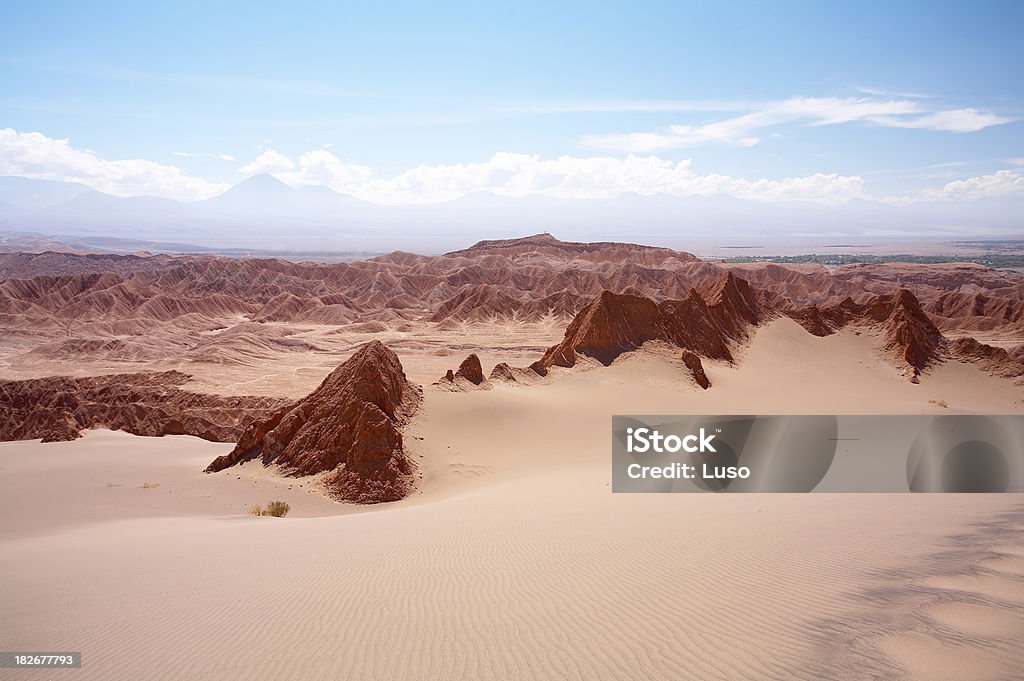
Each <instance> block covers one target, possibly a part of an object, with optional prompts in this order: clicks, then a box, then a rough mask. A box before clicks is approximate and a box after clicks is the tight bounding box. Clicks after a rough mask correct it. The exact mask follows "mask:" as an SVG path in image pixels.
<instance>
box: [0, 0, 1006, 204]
mask: <svg viewBox="0 0 1024 681" xmlns="http://www.w3.org/2000/svg"><path fill="white" fill-rule="evenodd" d="M96 4H100V3H96ZM3 13H4V20H3V22H0V44H2V45H3V48H2V51H0V130H2V131H3V134H0V174H10V175H24V176H30V177H43V178H49V179H68V180H75V181H81V182H84V183H86V184H89V185H90V186H93V187H95V188H97V189H100V190H102V191H109V192H111V193H116V194H122V195H130V194H155V195H162V196H171V197H174V198H180V199H195V198H203V197H206V196H210V195H214V194H216V193H217V192H219V191H223V189H224V188H226V187H227V186H229V185H231V184H234V183H237V182H238V181H240V180H242V179H244V178H245V177H246V176H247V175H251V174H253V173H255V172H261V171H266V172H271V173H273V174H275V175H277V176H278V177H280V178H281V179H283V180H285V181H286V182H289V183H290V184H295V185H299V184H326V185H328V186H331V187H332V188H334V189H336V190H338V191H342V192H345V193H352V194H355V195H357V196H361V197H363V198H367V199H370V200H376V201H381V202H388V203H393V202H416V201H432V200H444V199H450V198H455V197H457V196H459V195H461V194H464V193H468V192H472V191H479V190H487V191H496V192H497V193H504V194H510V195H523V194H528V193H547V194H551V195H556V196H569V197H581V198H586V197H589V196H609V195H614V194H616V193H619V192H623V191H637V192H639V193H642V194H647V193H657V192H662V191H665V192H669V193H676V194H684V195H685V194H693V193H696V194H701V195H711V194H730V195H733V196H737V197H739V198H749V199H754V200H809V201H822V202H833V203H835V202H843V201H849V200H853V199H860V198H864V199H869V200H886V201H892V202H904V203H906V202H914V201H921V200H929V201H931V200H977V199H979V198H986V197H989V196H1005V195H1017V194H1022V193H1024V176H1022V174H1024V134H1022V133H1024V122H1022V119H1024V82H1022V79H1024V75H1022V70H1021V69H1020V64H1024V41H1022V40H1021V39H1020V27H1021V26H1024V4H1022V3H1019V2H990V3H962V4H959V5H956V4H953V3H934V2H932V3H923V2H922V3H917V2H903V3H849V6H840V3H820V2H818V3H811V2H807V3H785V4H784V5H783V6H776V4H775V3H762V2H755V3H728V4H726V3H682V2H678V3H628V4H627V3H622V4H619V5H609V4H607V3H560V4H559V5H558V6H557V7H552V6H550V5H549V4H548V3H536V4H526V3H515V4H508V5H496V6H492V7H486V8H485V7H481V6H480V4H476V3H472V4H471V3H466V4H430V3H408V4H393V3H392V4H374V3H352V4H350V5H345V4H334V3H330V4H329V3H323V4H310V3H288V4H285V3H275V4H273V5H270V4H267V5H261V4H260V3H251V2H250V3H211V2H205V3H193V2H177V3H166V4H160V3H151V4H150V3H125V4H121V5H119V4H117V3H102V6H100V7H95V6H88V5H87V4H85V3H29V2H22V3H14V4H13V5H12V4H11V3H8V5H7V6H5V8H4V10H3Z"/></svg>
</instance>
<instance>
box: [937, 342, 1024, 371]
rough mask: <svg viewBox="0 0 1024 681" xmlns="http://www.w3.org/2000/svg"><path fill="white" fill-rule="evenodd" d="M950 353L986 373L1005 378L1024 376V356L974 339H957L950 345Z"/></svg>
mask: <svg viewBox="0 0 1024 681" xmlns="http://www.w3.org/2000/svg"><path fill="white" fill-rule="evenodd" d="M949 348H950V352H951V353H952V355H953V356H954V357H956V358H957V359H959V360H962V361H964V362H973V363H975V364H977V365H978V366H980V367H981V368H982V369H984V370H985V371H988V372H989V373H992V374H995V375H997V376H1002V377H1003V378H1020V377H1021V376H1024V356H1020V357H1018V356H1015V355H1014V354H1013V353H1012V352H1010V351H1007V350H1005V349H1004V348H998V347H995V346H992V345H986V344H985V343H979V342H978V341H976V340H975V339H973V338H957V339H955V340H952V341H950V343H949Z"/></svg>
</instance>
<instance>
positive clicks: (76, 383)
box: [0, 371, 284, 442]
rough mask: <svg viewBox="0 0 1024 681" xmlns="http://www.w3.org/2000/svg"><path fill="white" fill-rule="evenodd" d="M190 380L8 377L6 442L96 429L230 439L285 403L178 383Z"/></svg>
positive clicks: (4, 384)
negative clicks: (204, 390) (184, 387)
mask: <svg viewBox="0 0 1024 681" xmlns="http://www.w3.org/2000/svg"><path fill="white" fill-rule="evenodd" d="M190 379H191V376H189V375H188V374H183V373H181V372H179V371H165V372H159V373H136V374H114V375H108V376H93V377H89V378H70V377H67V376H52V377H48V378H36V379H29V380H23V381H0V440H4V441H7V440H33V439H36V438H42V440H43V441H44V442H56V441H64V440H74V439H76V438H78V437H79V436H80V435H81V431H82V430H85V429H88V428H110V429H112V430H123V431H125V432H128V433H132V434H134V435H146V436H153V437H159V436H161V435H194V436H196V437H201V438H203V439H205V440H212V441H215V442H230V441H231V440H234V439H236V438H237V437H238V436H239V435H240V434H241V433H242V431H243V430H244V428H245V427H246V425H247V424H248V423H249V422H250V421H252V420H254V419H257V418H263V417H265V416H266V415H267V414H269V413H271V412H273V411H274V410H275V409H277V408H279V407H280V406H281V405H282V404H284V400H279V399H276V398H272V397H251V396H236V397H225V396H220V395H206V394H202V393H193V392H188V391H186V390H182V389H181V388H180V387H178V386H180V385H182V384H184V383H187V382H188V381H189V380H190Z"/></svg>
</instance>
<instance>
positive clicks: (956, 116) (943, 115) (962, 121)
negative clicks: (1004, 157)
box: [869, 109, 1013, 132]
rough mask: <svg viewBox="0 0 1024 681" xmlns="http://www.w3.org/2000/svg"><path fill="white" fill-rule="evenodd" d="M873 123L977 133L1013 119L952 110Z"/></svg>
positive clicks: (878, 118)
mask: <svg viewBox="0 0 1024 681" xmlns="http://www.w3.org/2000/svg"><path fill="white" fill-rule="evenodd" d="M869 120H870V121H871V122H872V123H877V124H878V125H884V126H887V127H891V128H923V129H926V130H945V131H948V132H977V131H978V130H983V129H985V128H988V127H991V126H993V125H1002V124H1003V123H1009V122H1010V121H1012V120H1013V119H1012V118H1005V117H1003V116H996V115H995V114H993V113H990V112H988V111H978V110H977V109H952V110H950V111H937V112H935V113H932V114H927V115H925V116H918V117H916V118H895V117H889V116H873V117H871V118H870V119H869Z"/></svg>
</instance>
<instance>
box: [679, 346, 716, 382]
mask: <svg viewBox="0 0 1024 681" xmlns="http://www.w3.org/2000/svg"><path fill="white" fill-rule="evenodd" d="M682 359H683V364H685V365H686V368H687V369H689V370H690V374H691V375H692V376H693V380H695V381H696V382H697V385H699V386H700V387H702V388H704V389H705V390H707V389H708V388H710V387H711V381H709V380H708V375H707V374H705V373H704V365H703V364H701V363H700V357H698V356H697V355H695V354H693V353H692V352H690V351H689V350H685V351H684V352H683V357H682Z"/></svg>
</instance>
